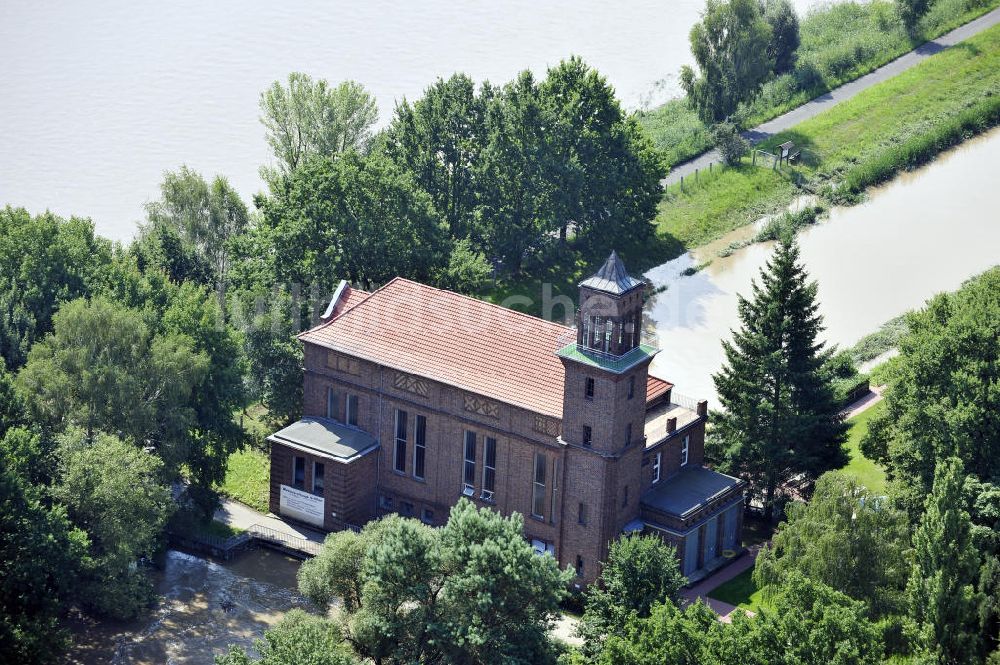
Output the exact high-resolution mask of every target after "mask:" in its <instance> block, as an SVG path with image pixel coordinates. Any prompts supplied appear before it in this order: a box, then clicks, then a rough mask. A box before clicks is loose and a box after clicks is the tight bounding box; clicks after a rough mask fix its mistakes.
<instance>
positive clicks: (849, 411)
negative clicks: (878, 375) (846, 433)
mask: <svg viewBox="0 0 1000 665" xmlns="http://www.w3.org/2000/svg"><path fill="white" fill-rule="evenodd" d="M883 390H885V386H874V387H873V388H872V389H871V391H869V393H868V394H867V395H865V396H864V397H862V398H861V399H859V400H858V401H856V402H854V403H853V404H850V405H849V406H848V407H847V408H846V409H844V410H843V411H841V413H842V414H844V418H845V419H846V418H853V417H854V416H856V415H858V414H859V413H861V412H862V411H867V410H868V409H870V408H872V407H873V406H875V405H876V404H878V403H879V402H881V401H882V391H883Z"/></svg>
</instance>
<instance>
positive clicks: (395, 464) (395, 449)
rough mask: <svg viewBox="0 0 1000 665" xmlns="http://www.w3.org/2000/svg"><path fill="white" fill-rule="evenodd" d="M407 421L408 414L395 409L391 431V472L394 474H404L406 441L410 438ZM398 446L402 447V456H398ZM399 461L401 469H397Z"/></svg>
mask: <svg viewBox="0 0 1000 665" xmlns="http://www.w3.org/2000/svg"><path fill="white" fill-rule="evenodd" d="M400 416H402V425H403V438H400V437H399V425H400ZM409 419H410V414H408V413H407V412H406V411H404V410H403V409H396V418H395V428H394V429H393V433H392V441H393V446H392V470H393V471H395V472H396V473H406V444H407V441H408V439H409V438H410V431H409V429H408V428H407V425H409V422H408V421H409ZM400 444H402V445H403V454H402V455H400V454H399V446H400ZM400 457H402V460H400ZM400 461H402V463H403V468H402V469H400V468H399V463H400Z"/></svg>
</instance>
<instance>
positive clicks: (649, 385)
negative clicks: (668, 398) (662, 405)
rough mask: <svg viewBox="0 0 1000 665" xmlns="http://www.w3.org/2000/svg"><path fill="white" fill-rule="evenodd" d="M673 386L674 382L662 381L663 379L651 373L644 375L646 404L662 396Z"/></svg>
mask: <svg viewBox="0 0 1000 665" xmlns="http://www.w3.org/2000/svg"><path fill="white" fill-rule="evenodd" d="M673 387H674V384H672V383H670V382H669V381H664V380H663V379H661V378H659V377H656V376H653V375H652V374H647V375H646V404H649V403H650V402H652V401H653V400H655V399H657V398H659V397H662V396H663V394H664V393H665V392H667V391H668V390H670V389H671V388H673Z"/></svg>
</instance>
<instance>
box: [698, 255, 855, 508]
mask: <svg viewBox="0 0 1000 665" xmlns="http://www.w3.org/2000/svg"><path fill="white" fill-rule="evenodd" d="M752 289H753V297H752V298H751V299H749V300H748V299H746V298H744V297H742V296H740V298H739V305H738V306H739V314H740V320H741V323H742V325H741V326H740V329H739V330H738V331H735V332H734V333H733V340H732V342H728V341H727V342H723V344H722V345H723V349H724V350H725V353H726V363H725V364H724V365H723V367H722V370H721V371H720V372H719V373H718V374H716V375H715V376H714V377H713V379H714V380H715V388H716V391H718V394H719V399H720V401H721V402H722V406H723V407H724V408H725V411H724V412H723V413H720V414H718V415H717V416H716V417H715V421H714V422H715V432H716V434H717V436H716V439H717V441H718V442H719V443H718V445H719V446H720V447H721V450H719V451H718V454H719V455H720V457H721V460H722V462H723V466H724V468H725V469H726V470H728V471H730V472H732V473H735V474H738V475H740V476H741V477H743V478H744V479H746V480H747V481H749V483H750V487H751V491H753V492H754V493H756V494H757V496H759V497H760V498H762V500H763V503H764V508H765V514H766V517H768V518H770V517H771V516H772V515H773V510H774V502H775V499H776V498H777V493H778V490H779V488H780V487H781V486H782V484H784V483H785V482H786V481H787V480H788V479H790V478H791V477H793V476H795V475H797V474H800V473H805V474H806V475H807V476H808V477H812V478H815V477H817V476H819V475H820V474H821V473H823V472H824V471H827V470H829V469H835V468H839V467H840V466H843V464H845V463H846V461H847V456H846V452H845V451H844V449H843V441H844V437H845V433H846V429H847V428H846V425H845V424H844V422H843V418H842V417H841V416H840V414H839V405H838V404H837V401H836V398H835V396H834V392H833V387H832V385H831V376H830V375H829V373H828V372H826V371H825V370H824V367H823V365H824V363H825V362H826V360H827V359H828V358H829V357H830V355H831V353H832V350H831V349H827V348H825V344H824V343H823V342H819V341H817V337H818V336H819V333H820V332H822V330H823V318H822V317H821V316H820V315H819V314H818V313H817V310H818V305H817V303H816V289H817V286H816V283H815V282H810V281H809V276H808V274H807V273H806V271H805V269H804V267H803V266H802V264H801V263H799V248H798V245H797V244H796V242H795V239H794V237H792V236H788V235H786V236H785V237H783V238H782V239H781V240H780V241H779V243H778V247H777V250H776V251H775V253H774V256H772V257H771V259H770V260H769V261H768V263H767V265H766V267H765V269H762V270H761V272H760V281H759V282H757V281H754V282H753V284H752Z"/></svg>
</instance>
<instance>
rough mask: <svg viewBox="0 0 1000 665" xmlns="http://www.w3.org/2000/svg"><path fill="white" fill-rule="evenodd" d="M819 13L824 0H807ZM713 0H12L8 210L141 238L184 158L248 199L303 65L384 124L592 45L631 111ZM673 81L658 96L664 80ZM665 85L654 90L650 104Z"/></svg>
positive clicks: (5, 151)
mask: <svg viewBox="0 0 1000 665" xmlns="http://www.w3.org/2000/svg"><path fill="white" fill-rule="evenodd" d="M793 4H795V5H796V7H797V8H798V9H799V10H800V11H802V10H805V8H807V7H809V6H811V5H814V4H818V0H793ZM703 6H704V0H629V2H607V1H606V0H547V1H546V2H532V1H530V0H495V1H493V2H486V1H483V0H421V1H420V2H399V1H395V2H394V1H392V0H351V1H347V0H338V1H334V2H314V3H283V2H268V1H265V0H217V1H213V2H204V1H203V0H177V1H176V2H141V3H140V2H134V0H95V1H93V2H61V3H48V2H34V1H32V0H4V1H3V2H0V63H3V65H2V66H0V206H2V205H5V204H12V205H17V206H24V207H26V208H28V209H29V210H31V211H32V212H41V211H43V210H45V209H46V208H49V209H51V210H53V211H54V212H57V213H59V214H61V215H69V214H77V215H82V216H89V217H91V218H92V219H93V220H94V223H95V224H96V226H97V230H98V232H99V233H101V234H102V235H105V236H108V237H111V238H114V239H119V240H125V239H128V238H130V237H131V236H132V234H133V232H134V230H135V222H136V220H139V219H141V218H142V214H143V213H142V210H143V209H142V205H143V203H144V202H146V201H148V200H150V199H155V198H156V197H157V195H158V189H157V187H158V185H159V182H160V180H161V179H162V173H163V171H164V170H167V169H175V168H177V167H178V166H180V165H181V164H187V165H188V166H190V167H192V168H194V169H196V170H198V171H201V172H202V173H204V174H205V175H207V176H211V175H213V174H216V173H222V174H224V175H226V176H228V177H229V178H230V180H231V182H232V183H233V185H234V186H235V187H236V188H237V190H238V191H239V192H240V193H241V194H243V195H244V196H245V197H249V196H250V195H251V194H253V193H254V192H255V191H257V190H258V189H259V188H260V180H259V178H258V168H259V167H260V165H261V164H264V163H265V162H266V161H267V160H268V158H269V153H268V149H267V146H266V144H265V142H264V136H263V132H262V129H261V127H260V124H259V123H258V120H257V116H258V108H257V102H258V97H259V95H260V92H261V91H262V90H263V89H264V88H266V87H267V86H268V85H270V83H271V82H272V81H274V80H275V79H279V78H284V77H285V76H287V74H288V73H289V72H290V71H296V70H297V71H304V72H306V73H309V74H311V75H313V76H316V77H322V78H327V79H329V80H331V81H340V80H343V79H347V78H351V79H355V80H357V81H359V82H361V83H363V84H364V85H365V86H367V87H368V88H369V89H370V90H371V91H372V92H373V93H374V94H375V96H376V98H377V100H378V103H379V108H380V110H381V122H382V123H385V122H386V121H387V120H388V118H389V117H390V116H391V114H392V109H393V107H394V103H395V101H396V100H400V99H402V98H403V97H406V98H409V99H414V98H416V97H418V96H419V95H420V93H421V91H422V90H423V89H424V88H425V87H427V86H428V85H429V84H430V83H432V82H433V81H434V79H435V78H437V77H439V76H443V77H447V76H449V75H451V74H452V73H453V72H455V71H464V72H466V73H468V74H469V75H470V76H472V77H473V78H474V79H475V80H477V81H481V80H484V79H488V80H490V81H492V82H494V83H502V82H505V81H508V80H510V79H512V78H513V77H514V75H515V74H516V73H517V72H518V71H520V70H523V69H531V70H533V71H534V72H536V74H543V73H544V70H545V67H546V66H547V65H553V64H556V63H557V62H558V61H559V60H560V59H563V58H566V57H568V56H569V55H571V54H576V55H580V56H582V57H583V58H584V59H585V60H586V61H587V62H588V63H590V64H591V65H593V66H595V67H597V68H598V70H599V71H601V72H602V73H603V74H605V75H606V76H607V77H608V80H609V81H610V82H611V83H612V84H613V85H614V86H615V88H616V90H617V92H618V95H619V96H620V97H621V99H622V100H623V102H624V103H625V105H626V106H628V107H629V108H636V107H639V106H641V105H642V104H643V103H644V102H646V101H658V100H662V99H663V98H664V96H666V95H670V94H672V93H674V92H676V90H677V80H676V74H677V72H678V70H679V69H680V67H681V65H683V64H686V63H688V62H689V61H690V59H691V56H690V53H689V46H688V39H687V35H688V32H689V31H690V29H691V26H692V25H693V24H694V23H695V22H696V21H697V20H698V14H699V12H700V11H701V9H702V7H703ZM663 79H666V81H665V83H666V85H665V86H664V87H662V88H661V89H660V90H658V91H654V88H655V87H656V84H657V82H658V81H661V80H663ZM650 95H652V97H650Z"/></svg>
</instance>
